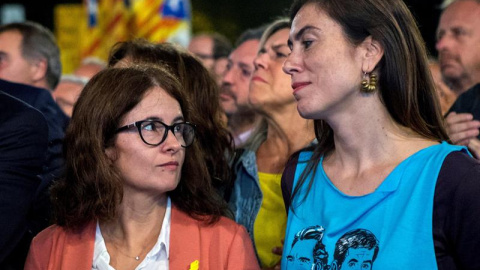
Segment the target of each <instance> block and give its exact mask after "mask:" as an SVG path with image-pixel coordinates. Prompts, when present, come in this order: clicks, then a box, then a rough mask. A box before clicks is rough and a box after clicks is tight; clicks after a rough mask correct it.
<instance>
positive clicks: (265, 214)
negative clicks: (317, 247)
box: [253, 172, 287, 267]
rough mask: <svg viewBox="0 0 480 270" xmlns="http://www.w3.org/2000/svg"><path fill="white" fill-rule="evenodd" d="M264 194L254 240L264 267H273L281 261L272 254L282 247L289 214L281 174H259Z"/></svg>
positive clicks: (256, 222) (254, 227)
mask: <svg viewBox="0 0 480 270" xmlns="http://www.w3.org/2000/svg"><path fill="white" fill-rule="evenodd" d="M258 178H259V182H260V188H261V190H262V193H263V201H262V206H261V207H260V211H259V212H258V215H257V218H256V219H255V224H254V226H253V238H254V240H255V246H256V248H257V253H258V256H259V257H260V261H261V263H262V267H272V266H274V265H275V264H276V263H278V262H279V261H280V259H281V257H280V256H278V255H275V254H273V253H272V249H273V248H274V247H282V242H281V240H283V239H284V237H285V228H286V226H287V214H286V212H285V205H284V203H283V197H282V188H281V186H280V180H281V178H282V175H281V174H270V173H261V172H259V173H258Z"/></svg>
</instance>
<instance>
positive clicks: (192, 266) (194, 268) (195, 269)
mask: <svg viewBox="0 0 480 270" xmlns="http://www.w3.org/2000/svg"><path fill="white" fill-rule="evenodd" d="M199 265H200V262H199V261H198V260H195V261H193V262H192V263H191V264H190V268H189V269H188V270H198V266H199Z"/></svg>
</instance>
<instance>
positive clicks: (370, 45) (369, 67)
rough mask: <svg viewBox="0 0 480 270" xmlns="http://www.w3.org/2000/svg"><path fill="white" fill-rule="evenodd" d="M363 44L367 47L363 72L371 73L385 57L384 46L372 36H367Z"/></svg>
mask: <svg viewBox="0 0 480 270" xmlns="http://www.w3.org/2000/svg"><path fill="white" fill-rule="evenodd" d="M361 46H363V47H364V48H365V55H364V61H363V66H362V70H363V72H366V73H370V72H372V71H373V70H374V69H375V67H376V66H377V64H378V63H379V62H380V60H381V59H382V57H383V53H384V50H383V46H382V45H381V44H380V42H378V41H377V40H375V39H373V38H372V36H368V37H367V38H365V40H364V41H363V42H362V45H361Z"/></svg>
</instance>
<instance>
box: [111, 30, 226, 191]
mask: <svg viewBox="0 0 480 270" xmlns="http://www.w3.org/2000/svg"><path fill="white" fill-rule="evenodd" d="M122 60H125V61H124V62H123V63H122V64H126V65H129V64H136V63H150V64H159V65H161V66H163V67H165V68H167V69H168V70H169V71H170V72H171V73H172V74H174V75H175V76H177V78H178V79H179V80H180V83H182V85H183V89H184V90H185V94H186V96H187V98H189V99H190V101H191V104H192V114H191V119H192V122H194V123H195V124H196V125H197V139H198V141H199V143H200V147H201V149H202V151H203V154H204V157H205V166H206V167H207V169H208V173H209V174H210V178H211V179H212V184H213V185H214V187H215V188H216V189H217V190H219V191H220V192H222V191H223V190H224V188H225V187H227V186H230V185H231V181H232V179H231V177H232V176H231V171H230V166H229V160H228V157H231V156H232V153H233V146H232V145H233V144H232V136H231V134H230V132H229V131H228V129H227V127H226V126H225V123H224V121H223V120H222V117H223V115H224V114H223V110H222V108H221V106H220V102H219V90H218V86H217V84H216V82H215V79H214V78H213V77H212V76H211V73H210V72H209V71H208V70H207V69H206V68H205V67H204V66H203V65H202V63H201V62H200V61H199V60H198V59H197V58H196V57H195V56H193V55H191V54H190V53H188V52H187V51H185V50H184V49H182V48H180V47H177V46H175V45H173V44H170V43H162V44H153V43H150V42H148V41H145V40H141V39H139V40H133V41H125V42H120V43H117V44H116V45H115V46H114V47H113V49H112V51H111V52H110V57H109V60H108V66H110V67H113V66H115V65H116V64H117V63H118V62H120V61H122Z"/></svg>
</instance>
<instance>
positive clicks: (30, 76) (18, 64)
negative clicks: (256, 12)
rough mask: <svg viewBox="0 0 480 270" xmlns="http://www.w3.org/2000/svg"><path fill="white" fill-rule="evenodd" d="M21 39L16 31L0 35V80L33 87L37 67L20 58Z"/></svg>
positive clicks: (37, 78)
mask: <svg viewBox="0 0 480 270" xmlns="http://www.w3.org/2000/svg"><path fill="white" fill-rule="evenodd" d="M22 39H23V37H22V35H21V34H20V32H18V31H16V30H12V31H5V32H2V33H0V79H3V80H7V81H11V82H16V83H23V84H28V85H35V83H36V82H37V81H38V80H39V66H38V64H37V63H35V62H33V61H32V62H31V61H28V60H27V59H25V58H24V57H23V56H22Z"/></svg>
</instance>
